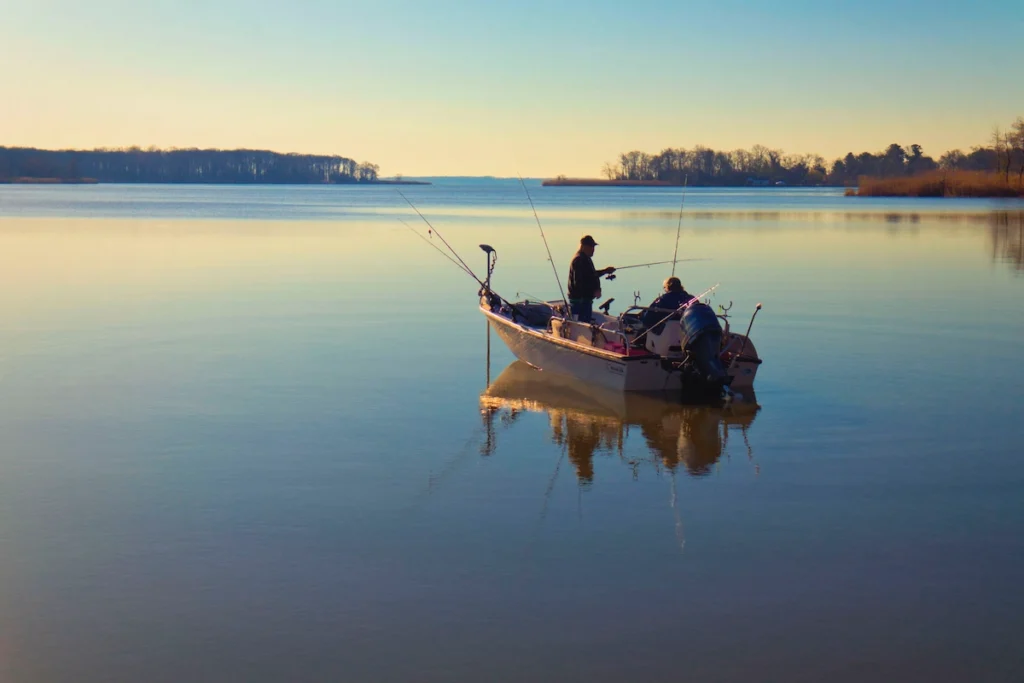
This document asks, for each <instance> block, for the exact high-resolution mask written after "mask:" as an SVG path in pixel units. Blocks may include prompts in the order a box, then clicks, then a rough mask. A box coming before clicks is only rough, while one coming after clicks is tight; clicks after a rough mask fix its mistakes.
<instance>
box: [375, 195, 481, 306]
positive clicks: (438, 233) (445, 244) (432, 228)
mask: <svg viewBox="0 0 1024 683" xmlns="http://www.w3.org/2000/svg"><path fill="white" fill-rule="evenodd" d="M395 191H396V192H397V193H398V194H399V195H401V197H402V199H404V200H405V201H406V202H407V203H408V204H409V206H411V207H412V210H413V211H415V212H416V214H417V215H418V216H419V217H420V218H422V219H423V222H424V223H426V224H427V227H429V228H430V232H431V234H434V235H437V236H438V237H440V238H441V241H442V242H444V246H446V247H448V251H450V252H452V254H453V255H454V256H455V258H457V259H459V263H461V264H462V267H463V268H465V269H466V272H467V273H469V274H470V275H472V276H473V279H474V280H476V281H477V282H479V283H480V286H481V287H483V286H484V283H483V282H482V281H481V280H480V278H478V277H477V276H476V275H474V274H473V270H472V269H471V268H470V267H469V266H468V265H466V262H465V261H463V260H462V257H461V256H459V254H458V253H457V252H456V251H455V250H454V249H452V245H450V244H448V240H446V239H445V238H444V236H443V235H442V234H441V233H440V232H438V231H437V228H435V227H434V226H433V225H431V224H430V221H428V220H427V217H426V216H424V215H423V214H422V213H420V210H419V209H417V208H416V205H415V204H413V203H412V202H410V201H409V198H408V197H406V196H405V195H404V194H402V191H401V190H395Z"/></svg>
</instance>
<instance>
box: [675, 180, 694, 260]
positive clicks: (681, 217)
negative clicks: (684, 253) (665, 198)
mask: <svg viewBox="0 0 1024 683" xmlns="http://www.w3.org/2000/svg"><path fill="white" fill-rule="evenodd" d="M689 178H690V174H689V173H687V174H686V175H684V176H683V197H682V199H680V200H679V223H678V224H677V225H676V250H675V251H674V252H672V277H675V275H676V256H678V255H679V232H680V231H681V230H682V229H683V202H685V201H686V181H687V180H688V179H689Z"/></svg>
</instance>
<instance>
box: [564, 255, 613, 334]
mask: <svg viewBox="0 0 1024 683" xmlns="http://www.w3.org/2000/svg"><path fill="white" fill-rule="evenodd" d="M596 246H597V242H595V241H594V238H593V237H591V236H590V235H586V236H584V238H583V239H581V240H580V249H579V251H577V252H576V255H575V256H574V257H573V259H572V264H571V265H570V266H569V308H570V310H571V311H572V312H573V314H574V315H575V316H576V319H577V320H579V321H580V322H582V323H589V322H590V320H591V318H592V317H593V313H594V299H596V298H598V297H599V296H601V276H602V275H608V274H610V273H614V272H615V269H614V268H612V267H611V266H608V267H607V268H603V269H601V270H595V269H594V262H593V261H592V260H591V259H592V258H593V256H594V247H596Z"/></svg>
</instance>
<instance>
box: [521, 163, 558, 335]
mask: <svg viewBox="0 0 1024 683" xmlns="http://www.w3.org/2000/svg"><path fill="white" fill-rule="evenodd" d="M519 184H520V185H522V186H523V192H525V193H526V199H527V200H529V202H530V208H531V209H533V217H534V218H535V219H536V220H537V227H538V228H540V237H541V239H542V240H544V248H545V249H547V252H548V262H549V263H551V271H552V272H553V273H554V274H555V282H557V283H558V291H559V293H560V294H561V295H562V302H563V303H564V304H565V314H566V315H570V311H569V300H568V299H567V298H565V290H564V289H562V280H561V278H559V277H558V269H557V268H555V260H554V259H553V258H551V247H549V246H548V238H547V237H546V236H545V235H544V226H542V225H541V224H540V216H538V215H537V207H536V206H534V205H533V197H531V196H530V191H529V190H527V189H526V183H525V182H523V176H519Z"/></svg>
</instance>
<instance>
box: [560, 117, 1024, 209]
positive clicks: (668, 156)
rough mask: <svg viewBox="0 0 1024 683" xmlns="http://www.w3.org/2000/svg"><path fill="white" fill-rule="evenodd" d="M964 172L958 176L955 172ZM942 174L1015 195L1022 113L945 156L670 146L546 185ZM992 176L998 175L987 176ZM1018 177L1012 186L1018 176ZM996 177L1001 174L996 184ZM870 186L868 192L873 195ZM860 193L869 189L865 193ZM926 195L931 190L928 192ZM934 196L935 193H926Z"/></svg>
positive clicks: (954, 184)
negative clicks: (829, 155)
mask: <svg viewBox="0 0 1024 683" xmlns="http://www.w3.org/2000/svg"><path fill="white" fill-rule="evenodd" d="M951 171H956V172H959V173H958V174H957V175H956V178H957V180H956V181H954V179H953V176H951V175H949V172H951ZM935 172H940V173H939V175H940V176H942V173H941V172H945V176H944V177H945V178H946V179H947V185H946V186H945V187H948V188H950V189H951V191H962V192H970V191H978V192H983V191H986V190H985V188H988V191H991V192H996V193H998V194H996V195H991V194H985V195H980V194H979V195H969V194H961V195H957V196H1016V195H1010V194H1008V192H1009V191H1008V189H1007V188H1009V187H1019V185H1020V178H1021V177H1024V117H1018V118H1017V120H1016V121H1014V123H1013V124H1012V125H1011V126H1010V127H1009V128H1008V129H1006V130H1002V129H999V128H996V129H995V130H994V131H993V133H992V136H991V139H990V144H989V145H979V146H976V147H973V148H972V149H971V150H970V151H969V152H963V151H961V150H952V151H949V152H946V153H945V154H943V155H942V156H941V157H939V159H938V160H936V159H935V158H933V157H931V156H928V155H927V154H925V152H924V150H923V149H922V147H921V145H917V144H911V145H907V146H903V145H900V144H896V143H893V144H891V145H889V146H888V147H887V148H886V149H884V150H882V151H881V152H877V153H872V152H861V153H860V154H854V153H853V152H850V153H848V154H847V155H846V156H844V157H842V158H840V159H835V160H834V161H832V162H831V163H828V162H826V161H825V159H824V158H823V157H822V156H820V155H817V154H786V153H785V152H783V151H782V150H780V149H771V148H768V147H765V146H763V145H754V146H753V147H751V148H750V149H737V150H733V151H731V152H723V151H717V150H714V149H711V148H708V147H704V146H701V145H698V146H696V147H694V148H693V149H685V148H678V149H676V148H667V149H663V150H662V151H661V152H659V153H657V154H648V153H646V152H640V151H632V152H627V153H625V154H622V155H620V156H619V159H618V160H616V161H614V162H609V163H606V164H605V165H604V169H603V170H602V175H603V178H594V179H588V178H566V177H564V176H559V177H557V178H554V179H552V180H548V181H545V183H544V184H546V185H555V186H557V185H566V186H581V185H593V186H602V185H612V186H631V185H635V186H644V185H682V184H683V182H684V181H685V182H686V183H687V184H688V185H693V186H719V187H722V186H725V187H729V186H778V185H792V186H822V185H828V186H837V187H858V186H861V187H862V188H866V187H867V186H869V185H870V187H872V188H876V187H882V186H883V185H886V184H885V183H881V182H880V181H882V180H886V181H893V182H890V183H888V185H887V186H888V187H890V188H893V191H897V190H896V189H895V188H907V189H910V188H915V187H917V186H918V184H919V183H918V182H916V181H915V182H911V183H903V182H899V183H897V182H894V181H895V180H897V179H901V180H902V179H910V178H915V177H921V178H926V179H927V180H922V181H920V184H921V186H922V187H924V186H925V185H927V187H928V189H927V190H926V191H929V192H930V191H934V187H933V185H934V182H935V178H936V177H938V176H936V175H934V173H935ZM986 174H988V175H991V178H988V179H987V180H984V181H982V178H983V177H987V176H986ZM1014 174H1016V175H1017V177H1018V181H1017V184H1016V185H1013V184H1012V176H1013V175H1014ZM996 176H999V177H1001V178H1002V180H999V181H998V182H996V181H997V178H996ZM870 191H871V190H869V192H870ZM861 194H866V193H865V192H861ZM922 196H925V195H922ZM927 196H933V195H927Z"/></svg>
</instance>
